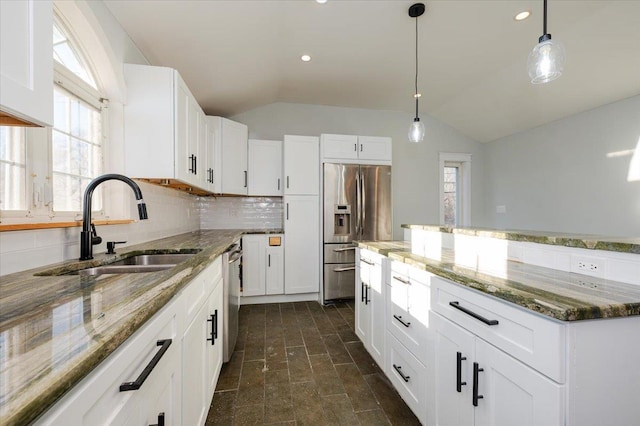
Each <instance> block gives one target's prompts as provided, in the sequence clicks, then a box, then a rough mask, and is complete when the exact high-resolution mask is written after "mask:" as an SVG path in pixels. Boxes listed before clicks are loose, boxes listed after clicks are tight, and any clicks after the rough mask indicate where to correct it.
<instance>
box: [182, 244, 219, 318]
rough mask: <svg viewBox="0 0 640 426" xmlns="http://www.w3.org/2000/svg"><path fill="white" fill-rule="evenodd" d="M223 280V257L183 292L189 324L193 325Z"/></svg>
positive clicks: (207, 268) (206, 269)
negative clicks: (199, 311) (205, 303)
mask: <svg viewBox="0 0 640 426" xmlns="http://www.w3.org/2000/svg"><path fill="white" fill-rule="evenodd" d="M221 280H222V256H218V257H217V258H216V260H214V261H213V263H211V265H209V266H207V267H206V268H205V269H204V270H203V271H202V272H200V273H199V274H198V275H197V276H196V277H195V278H194V279H193V281H192V282H191V283H190V284H188V285H187V287H185V288H184V290H183V291H182V292H183V294H184V297H182V298H181V299H182V300H184V303H186V310H185V312H186V314H187V319H186V322H187V324H189V323H191V321H192V320H193V318H194V316H195V315H196V313H197V312H198V309H200V306H202V304H203V303H204V302H205V300H207V297H208V296H209V294H211V292H212V291H213V289H214V287H215V286H216V285H218V283H220V282H221Z"/></svg>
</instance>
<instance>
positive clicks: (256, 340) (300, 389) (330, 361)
mask: <svg viewBox="0 0 640 426" xmlns="http://www.w3.org/2000/svg"><path fill="white" fill-rule="evenodd" d="M239 322H240V327H239V334H238V343H237V345H236V350H235V352H234V354H233V357H232V358H231V361H230V362H229V363H227V364H225V365H224V366H223V368H222V372H221V373H220V378H219V380H218V386H217V387H216V392H215V395H214V397H213V402H212V404H211V408H210V410H209V415H208V418H207V423H206V424H207V425H265V424H268V425H271V424H287V425H358V424H360V425H367V426H369V425H389V424H392V425H403V426H404V425H419V424H420V423H419V422H418V420H417V418H416V417H415V416H414V415H413V413H412V412H411V410H410V409H409V408H408V407H407V405H406V404H405V403H404V401H402V399H401V398H400V396H399V395H398V393H397V392H396V391H395V389H394V388H393V386H392V385H391V383H390V382H389V381H388V379H387V378H386V377H385V375H384V373H382V371H381V370H380V369H379V368H378V366H377V364H376V362H375V361H374V360H373V359H372V358H371V357H370V355H369V353H368V352H367V351H366V349H365V348H364V347H363V345H362V342H360V340H359V339H358V337H357V336H356V335H355V333H354V306H353V303H340V304H337V305H332V306H324V307H323V306H321V305H320V304H318V303H316V302H297V303H280V304H268V305H248V306H242V307H241V308H240V320H239Z"/></svg>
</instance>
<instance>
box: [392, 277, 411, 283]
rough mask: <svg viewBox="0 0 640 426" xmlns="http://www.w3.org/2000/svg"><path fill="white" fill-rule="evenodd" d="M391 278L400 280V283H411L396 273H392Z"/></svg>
mask: <svg viewBox="0 0 640 426" xmlns="http://www.w3.org/2000/svg"><path fill="white" fill-rule="evenodd" d="M393 279H394V280H396V281H400V282H401V283H403V284H411V281H409V280H405V279H404V278H402V277H399V276H397V275H394V276H393Z"/></svg>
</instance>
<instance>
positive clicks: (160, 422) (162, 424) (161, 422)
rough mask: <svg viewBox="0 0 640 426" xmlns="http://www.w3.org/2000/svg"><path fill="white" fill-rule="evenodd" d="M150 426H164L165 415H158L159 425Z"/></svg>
mask: <svg viewBox="0 0 640 426" xmlns="http://www.w3.org/2000/svg"><path fill="white" fill-rule="evenodd" d="M149 426H164V413H160V414H158V423H157V424H155V425H149Z"/></svg>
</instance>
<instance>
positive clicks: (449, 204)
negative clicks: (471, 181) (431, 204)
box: [442, 162, 460, 226]
mask: <svg viewBox="0 0 640 426" xmlns="http://www.w3.org/2000/svg"><path fill="white" fill-rule="evenodd" d="M459 174H460V164H456V163H450V162H446V163H445V166H444V188H443V191H444V199H443V200H442V201H443V203H444V224H445V225H449V226H456V225H458V223H459V219H458V218H459V216H460V215H459V211H460V204H459V203H458V200H459V199H460V196H459V194H458V192H459V191H458V190H459V181H460V179H459Z"/></svg>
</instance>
